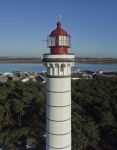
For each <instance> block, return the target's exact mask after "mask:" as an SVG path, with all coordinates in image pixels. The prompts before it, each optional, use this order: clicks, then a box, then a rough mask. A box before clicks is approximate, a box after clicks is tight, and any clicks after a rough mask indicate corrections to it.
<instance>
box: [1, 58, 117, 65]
mask: <svg viewBox="0 0 117 150" xmlns="http://www.w3.org/2000/svg"><path fill="white" fill-rule="evenodd" d="M0 63H42V60H41V58H0ZM76 63H83V64H117V58H78V57H77V58H76Z"/></svg>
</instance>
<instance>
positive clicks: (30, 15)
mask: <svg viewBox="0 0 117 150" xmlns="http://www.w3.org/2000/svg"><path fill="white" fill-rule="evenodd" d="M59 13H60V14H61V15H62V26H63V28H64V29H66V30H67V31H69V32H70V34H71V37H72V47H71V49H70V50H69V51H70V52H73V53H76V54H77V55H78V56H79V57H116V58H117V0H0V56H27V57H28V56H36V57H39V56H41V55H42V53H47V52H49V49H48V48H47V47H46V42H44V41H43V40H45V39H46V37H47V35H48V34H49V33H50V32H51V31H52V30H53V29H55V28H56V21H57V15H58V14H59Z"/></svg>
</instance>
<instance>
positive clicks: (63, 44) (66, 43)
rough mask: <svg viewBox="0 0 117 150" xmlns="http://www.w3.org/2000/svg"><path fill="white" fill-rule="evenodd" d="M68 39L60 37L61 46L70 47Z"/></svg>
mask: <svg viewBox="0 0 117 150" xmlns="http://www.w3.org/2000/svg"><path fill="white" fill-rule="evenodd" d="M68 44H69V43H68V37H67V36H59V45H61V46H68Z"/></svg>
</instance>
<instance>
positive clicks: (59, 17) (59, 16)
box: [58, 14, 62, 22]
mask: <svg viewBox="0 0 117 150" xmlns="http://www.w3.org/2000/svg"><path fill="white" fill-rule="evenodd" d="M61 18H62V15H61V14H59V15H58V22H61Z"/></svg>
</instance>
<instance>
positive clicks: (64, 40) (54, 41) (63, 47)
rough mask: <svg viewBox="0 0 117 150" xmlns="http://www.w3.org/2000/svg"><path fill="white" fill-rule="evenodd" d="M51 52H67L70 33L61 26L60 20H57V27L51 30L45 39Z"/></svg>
mask: <svg viewBox="0 0 117 150" xmlns="http://www.w3.org/2000/svg"><path fill="white" fill-rule="evenodd" d="M47 42H48V43H47V44H48V47H49V48H50V49H51V54H67V53H68V48H69V47H70V35H69V34H68V33H67V32H66V31H65V30H63V29H62V28H61V22H60V21H58V22H57V28H56V29H55V30H53V31H52V32H51V34H50V35H49V36H48V39H47Z"/></svg>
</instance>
